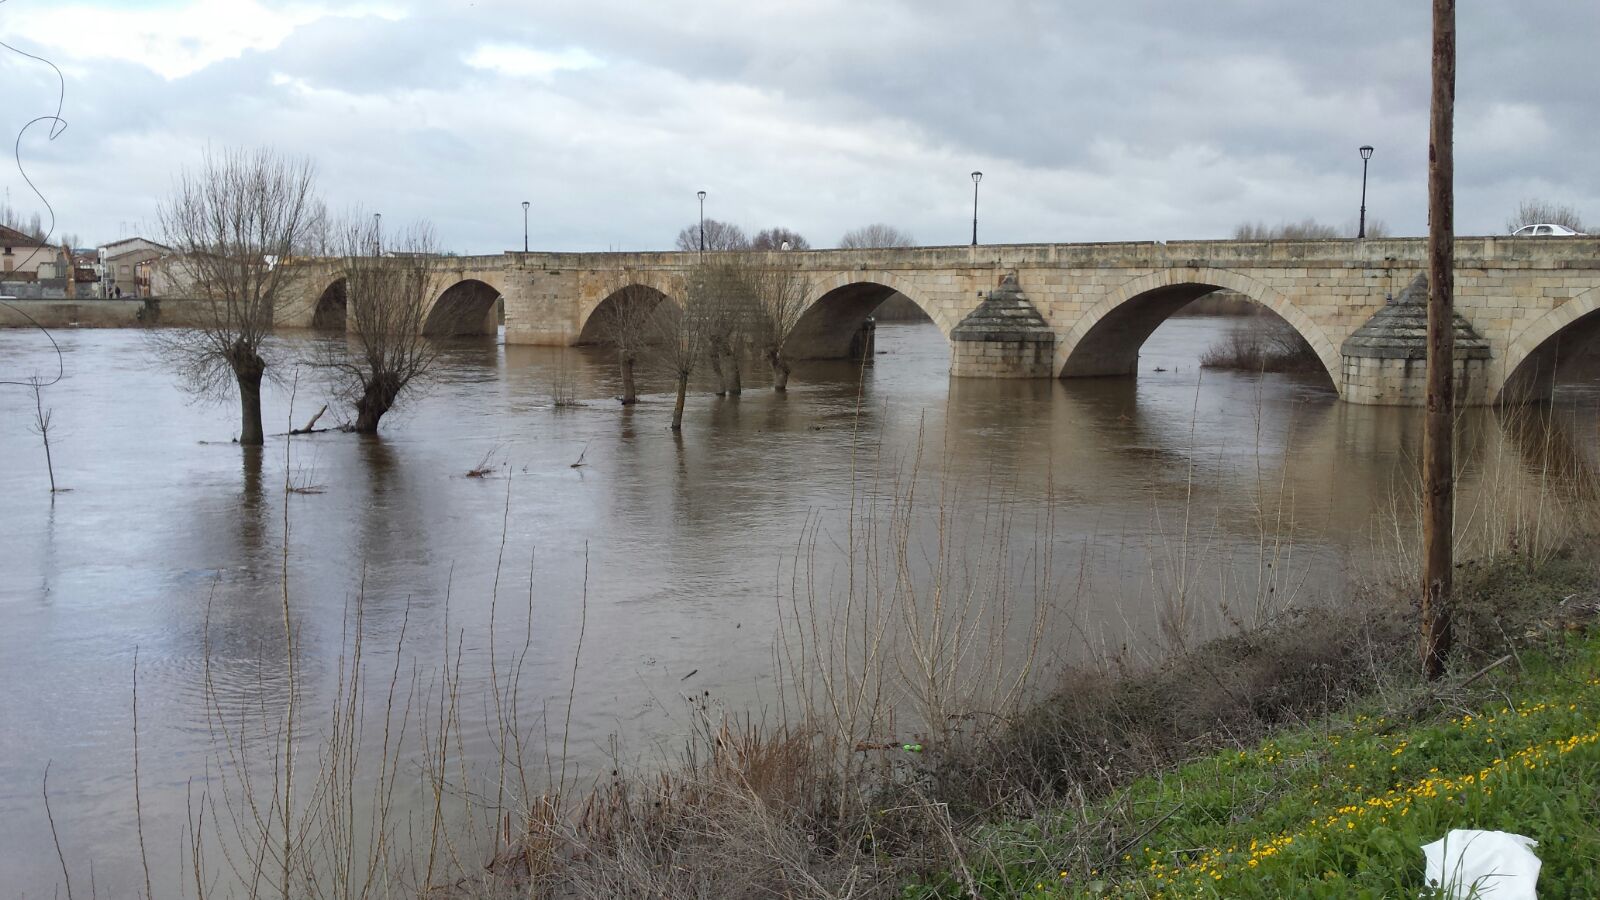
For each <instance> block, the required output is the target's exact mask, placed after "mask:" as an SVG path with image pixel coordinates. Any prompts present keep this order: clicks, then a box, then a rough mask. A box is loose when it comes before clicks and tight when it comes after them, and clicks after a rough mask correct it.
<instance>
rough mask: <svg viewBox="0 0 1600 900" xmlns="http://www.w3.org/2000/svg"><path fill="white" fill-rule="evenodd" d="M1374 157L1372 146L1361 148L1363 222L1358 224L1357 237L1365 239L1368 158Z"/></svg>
mask: <svg viewBox="0 0 1600 900" xmlns="http://www.w3.org/2000/svg"><path fill="white" fill-rule="evenodd" d="M1371 158H1372V148H1371V147H1367V146H1363V147H1362V148H1361V224H1360V225H1358V226H1356V238H1357V239H1358V240H1364V239H1365V238H1366V236H1367V160H1369V159H1371Z"/></svg>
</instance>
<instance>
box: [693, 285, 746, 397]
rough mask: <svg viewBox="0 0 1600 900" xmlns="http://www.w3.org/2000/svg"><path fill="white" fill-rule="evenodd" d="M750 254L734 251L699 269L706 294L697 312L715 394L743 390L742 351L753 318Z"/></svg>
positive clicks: (734, 392) (735, 393)
mask: <svg viewBox="0 0 1600 900" xmlns="http://www.w3.org/2000/svg"><path fill="white" fill-rule="evenodd" d="M753 258H754V254H751V253H738V254H733V255H729V256H724V257H720V258H718V259H716V260H715V261H712V262H707V263H706V264H705V265H704V266H701V267H699V268H700V269H701V283H702V284H704V285H705V291H706V296H705V298H704V300H703V302H702V304H701V307H700V312H701V318H702V320H703V324H702V330H703V331H704V333H705V344H706V356H707V359H708V361H709V362H710V363H711V371H712V372H714V373H716V376H717V379H718V381H719V382H720V384H721V387H720V389H719V390H718V391H717V396H719V397H721V396H723V395H725V394H726V395H729V396H733V397H737V396H739V395H740V394H742V393H743V392H744V386H743V383H742V379H741V372H740V370H741V368H742V365H741V363H742V359H743V356H744V353H743V352H742V351H744V350H745V348H746V347H747V346H748V345H749V343H750V339H751V336H752V331H753V326H754V321H753V320H754V318H755V299H754V293H753V290H752V287H753V285H752V279H751V276H752V274H753V271H754V270H753V267H752V265H751V260H752V259H753Z"/></svg>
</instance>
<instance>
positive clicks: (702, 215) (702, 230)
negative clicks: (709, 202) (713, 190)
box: [695, 191, 706, 253]
mask: <svg viewBox="0 0 1600 900" xmlns="http://www.w3.org/2000/svg"><path fill="white" fill-rule="evenodd" d="M695 196H696V197H699V198H700V252H701V253H704V252H706V192H705V191H697V192H695Z"/></svg>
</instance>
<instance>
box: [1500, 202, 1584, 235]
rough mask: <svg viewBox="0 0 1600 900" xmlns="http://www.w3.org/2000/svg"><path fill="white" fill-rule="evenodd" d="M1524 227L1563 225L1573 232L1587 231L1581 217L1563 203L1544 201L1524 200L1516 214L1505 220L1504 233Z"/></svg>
mask: <svg viewBox="0 0 1600 900" xmlns="http://www.w3.org/2000/svg"><path fill="white" fill-rule="evenodd" d="M1524 225H1565V226H1566V227H1568V228H1571V229H1572V230H1573V231H1589V229H1588V228H1585V227H1583V217H1581V216H1579V215H1578V211H1577V210H1576V209H1574V208H1573V207H1571V206H1568V205H1567V204H1565V203H1549V202H1547V201H1544V200H1524V201H1522V203H1521V204H1520V205H1519V206H1518V207H1517V214H1516V215H1514V216H1512V217H1511V218H1509V219H1507V220H1506V231H1516V230H1517V229H1518V228H1521V227H1522V226H1524Z"/></svg>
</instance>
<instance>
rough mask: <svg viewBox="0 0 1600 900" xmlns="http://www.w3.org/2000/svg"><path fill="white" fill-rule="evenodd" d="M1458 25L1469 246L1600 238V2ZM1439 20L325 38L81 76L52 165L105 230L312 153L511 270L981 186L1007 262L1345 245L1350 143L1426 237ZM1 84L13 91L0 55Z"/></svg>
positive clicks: (885, 207)
mask: <svg viewBox="0 0 1600 900" xmlns="http://www.w3.org/2000/svg"><path fill="white" fill-rule="evenodd" d="M1460 15H1461V23H1460V31H1461V66H1460V87H1459V116H1460V125H1459V128H1458V166H1459V172H1458V182H1457V192H1458V203H1459V210H1458V221H1460V222H1461V223H1462V227H1463V228H1464V229H1467V230H1472V229H1477V230H1491V229H1494V228H1498V227H1499V225H1500V224H1501V220H1502V219H1503V218H1504V216H1505V213H1506V212H1507V211H1508V209H1509V208H1510V207H1512V206H1514V205H1515V203H1516V201H1517V200H1518V199H1520V197H1521V195H1522V194H1523V193H1525V192H1527V191H1530V190H1538V191H1540V192H1542V193H1547V194H1549V195H1551V196H1552V197H1555V198H1558V199H1562V200H1564V201H1567V202H1572V203H1574V204H1576V205H1577V206H1578V207H1579V208H1580V209H1589V210H1592V211H1591V212H1590V215H1591V216H1593V215H1600V181H1597V175H1596V174H1595V172H1594V170H1593V167H1592V165H1591V164H1590V163H1589V155H1590V151H1589V148H1590V147H1592V146H1594V145H1595V143H1596V140H1597V139H1600V134H1596V128H1597V125H1596V122H1597V121H1600V117H1597V116H1596V115H1595V111H1596V110H1595V101H1594V99H1593V96H1592V93H1593V92H1592V89H1591V88H1590V86H1589V85H1587V84H1586V82H1585V80H1584V79H1583V78H1581V77H1579V76H1577V75H1575V74H1572V73H1575V72H1581V71H1582V70H1584V69H1586V68H1588V67H1587V65H1586V63H1587V56H1586V54H1587V53H1588V52H1589V50H1588V48H1589V47H1590V46H1592V45H1593V43H1594V40H1595V38H1596V37H1597V36H1600V8H1595V7H1593V6H1592V5H1590V4H1561V5H1558V6H1551V5H1548V4H1539V5H1533V4H1519V3H1512V2H1488V3H1483V4H1472V5H1463V7H1462V8H1461V13H1460ZM1427 29H1428V18H1427V15H1426V9H1425V8H1424V5H1422V4H1410V3H1398V2H1393V0H1388V2H1374V0H1356V2H1349V3H1342V4H1283V3H1281V2H1260V0H1222V2H1214V3H1205V4H1194V3H1191V4H1173V3H1170V2H1156V0H1130V2H1124V3H1120V4H1070V5H1069V4H1059V3H1050V2H1025V0H1009V2H1005V0H1003V2H992V3H986V4H977V3H972V2H957V0H923V2H912V0H904V2H875V3H861V2H853V0H852V2H846V0H833V2H829V0H818V2H815V3H812V4H809V5H807V6H804V7H801V6H797V5H792V4H777V5H773V6H771V7H770V8H769V7H762V6H758V5H752V4H749V3H734V2H725V0H705V2H702V3H699V4H695V5H693V6H691V7H685V6H682V5H679V4H644V3H638V2H632V0H591V2H587V3H583V4H574V3H569V2H554V0H551V2H541V3H534V4H528V3H525V2H515V3H512V2H505V3H496V2H494V0H483V2H480V3H476V4H470V5H469V4H467V3H455V4H445V5H442V6H432V5H430V6H427V7H420V6H419V7H418V8H417V10H416V11H415V12H414V14H413V15H412V17H410V18H407V19H404V20H401V21H397V22H386V21H381V20H376V19H360V20H358V19H351V18H329V19H323V20H321V21H319V22H316V23H313V24H311V25H308V26H305V27H302V28H300V29H298V30H297V31H295V33H294V34H292V35H291V36H290V37H289V38H288V39H287V40H285V41H284V42H283V44H282V45H281V46H279V47H276V48H273V49H271V50H263V51H252V52H248V53H245V54H244V55H243V56H241V57H239V58H237V59H232V60H228V61H225V62H220V63H217V64H214V65H212V66H210V67H208V68H206V69H204V70H201V71H199V72H196V73H194V74H192V75H190V76H187V77H184V78H180V79H176V80H174V81H172V82H166V81H164V80H162V79H160V78H159V77H157V76H154V75H152V74H150V73H148V72H146V71H144V70H143V69H140V68H139V67H137V66H132V65H130V64H125V63H111V62H95V61H81V62H80V65H82V66H85V67H87V68H88V70H89V76H88V77H87V78H86V79H84V80H83V82H82V85H81V90H76V91H75V95H74V96H75V100H76V108H75V109H74V110H73V111H72V113H71V115H73V116H74V117H75V119H74V128H75V129H79V130H78V131H77V132H76V134H75V137H77V138H79V139H81V142H79V143H74V144H72V145H71V146H70V147H69V146H60V147H54V146H53V147H50V148H49V149H48V150H43V149H41V150H40V151H39V153H40V154H41V156H42V157H44V156H48V157H50V158H51V159H52V160H53V161H50V162H43V163H42V165H44V166H45V167H46V168H47V169H49V171H50V172H51V173H52V175H54V176H56V177H57V179H58V181H61V182H66V183H67V184H68V186H66V187H63V188H62V189H61V190H62V191H63V196H66V197H68V198H70V205H72V206H73V208H74V210H75V211H77V212H79V213H81V214H82V215H85V216H88V217H94V216H99V217H100V219H99V221H100V225H99V226H98V227H105V228H109V227H110V223H112V222H115V221H118V220H121V219H125V218H136V217H137V215H142V214H143V213H138V214H135V213H131V212H127V211H121V210H119V211H113V212H100V210H103V209H104V208H105V207H106V205H107V204H108V203H111V202H116V203H119V204H128V205H131V206H138V205H139V200H138V198H137V197H136V196H133V195H135V194H137V192H136V191H131V190H129V189H128V188H127V187H126V186H127V185H129V184H143V185H147V186H148V187H147V188H146V189H145V191H144V192H145V194H150V195H153V194H159V193H160V191H162V190H164V189H165V186H166V184H167V180H168V177H169V175H170V171H171V169H172V168H173V166H174V165H175V164H176V163H177V162H180V161H184V160H187V159H193V158H194V157H195V156H196V155H197V153H198V148H199V147H200V146H202V145H203V144H204V143H205V142H206V141H212V142H217V143H263V142H272V143H277V144H279V145H281V146H284V147H285V148H286V149H291V150H295V151H297V152H306V153H310V154H313V155H315V156H317V157H318V159H319V161H320V163H321V166H322V170H323V173H324V181H325V184H326V186H327V188H328V192H329V194H330V197H332V198H333V199H334V201H335V204H336V205H338V204H339V203H343V202H362V203H364V204H366V205H367V206H369V207H373V206H379V205H381V206H383V207H384V208H385V213H386V217H387V216H388V215H391V214H392V215H405V216H421V215H429V216H432V217H434V218H435V219H436V220H437V221H438V223H439V225H440V229H441V236H442V237H443V239H444V240H445V241H446V242H448V243H450V244H451V245H453V246H456V247H458V248H459V249H463V250H495V249H500V248H503V247H507V246H511V245H512V244H514V243H519V242H520V226H521V220H520V207H518V205H517V204H518V202H519V201H520V200H521V199H530V200H532V201H534V202H535V206H536V217H535V242H536V243H542V244H544V245H545V246H552V247H563V248H591V249H595V248H599V249H603V248H605V247H608V246H624V247H631V248H638V247H647V246H662V245H664V244H665V243H667V242H668V241H670V239H671V237H672V235H673V234H675V233H676V231H677V229H678V227H680V226H681V225H682V224H683V223H684V222H685V221H687V220H688V219H689V218H690V217H692V215H693V212H694V203H693V197H692V195H693V191H694V190H695V189H697V188H700V187H705V188H707V189H708V190H711V192H712V200H711V202H712V203H713V204H714V206H715V208H716V209H717V216H718V217H719V218H727V219H730V220H732V221H737V222H739V223H741V224H743V225H746V226H748V227H750V228H760V227H764V226H768V225H772V224H778V223H784V224H788V225H791V226H793V227H796V228H797V229H799V230H801V231H802V232H804V233H806V234H807V236H808V237H810V238H811V239H812V240H813V242H814V243H818V244H826V243H828V242H830V241H832V240H833V239H835V238H836V237H837V236H838V234H840V233H842V232H843V231H845V230H846V229H848V228H850V227H853V226H855V225H859V224H861V223H862V222H866V221H875V220H886V221H892V222H894V223H895V224H897V225H900V226H902V227H905V228H907V229H909V230H911V231H912V232H914V233H915V234H917V235H918V236H919V238H921V239H922V240H924V241H929V242H939V241H957V240H960V239H962V235H963V233H964V229H965V228H966V227H968V226H967V225H966V224H965V223H966V219H967V217H968V216H970V209H969V208H968V207H969V205H970V202H971V198H970V182H968V181H967V180H966V172H967V171H968V170H969V169H971V168H983V169H985V171H986V172H988V173H989V177H988V178H986V180H985V182H984V185H983V189H982V190H983V198H984V215H983V217H984V234H985V237H986V239H992V240H1016V241H1030V240H1054V239H1072V240H1100V239H1128V238H1179V237H1217V236H1222V235H1224V234H1226V233H1227V232H1228V231H1229V230H1230V229H1231V228H1232V226H1233V225H1234V224H1236V223H1237V222H1239V221H1241V220H1244V219H1264V220H1267V221H1276V220H1280V219H1300V218H1304V217H1307V216H1315V217H1318V218H1321V219H1323V220H1325V221H1329V222H1334V223H1342V222H1344V221H1345V220H1346V219H1351V220H1353V217H1354V213H1355V209H1354V207H1355V200H1356V193H1357V191H1358V190H1359V178H1360V161H1359V159H1358V158H1357V157H1356V155H1355V147H1356V145H1358V144H1361V143H1372V144H1374V145H1375V146H1377V147H1379V154H1378V155H1377V156H1376V157H1375V158H1374V160H1373V170H1372V184H1371V188H1372V190H1371V198H1370V200H1369V206H1370V207H1371V208H1372V211H1373V214H1374V215H1375V216H1378V217H1381V218H1384V219H1386V220H1387V221H1388V222H1389V223H1390V224H1391V225H1392V226H1394V227H1396V228H1397V229H1398V230H1400V231H1402V232H1410V233H1419V232H1420V231H1421V230H1422V228H1423V227H1424V225H1425V214H1424V209H1425V208H1424V204H1423V202H1422V196H1423V183H1424V179H1425V174H1426V156H1425V153H1426V139H1427V135H1426V127H1427V106H1428V90H1427V78H1428V58H1427V52H1428V33H1427ZM487 43H494V44H506V45H518V46H526V47H529V48H532V49H536V50H540V51H545V52H560V51H562V50H566V49H572V48H579V49H582V50H583V51H585V52H587V53H589V54H592V55H593V56H595V57H597V58H598V59H599V60H601V61H602V63H603V65H602V67H601V68H598V69H590V70H584V71H573V72H560V73H556V74H554V75H551V76H550V77H548V78H543V79H540V78H508V77H502V76H499V75H497V74H495V73H492V72H485V71H480V70H476V69H474V68H472V67H470V66H468V65H466V64H465V62H464V59H465V58H466V57H467V55H468V54H470V53H471V52H472V51H473V50H474V49H475V48H477V47H479V46H481V45H483V44H487ZM0 74H3V75H4V76H6V77H8V78H10V77H11V76H13V75H17V76H18V77H21V76H22V74H24V73H22V70H21V69H20V68H18V67H17V66H16V64H15V63H14V62H11V61H0ZM274 75H283V76H288V77H289V78H291V79H296V81H295V82H293V83H290V84H278V83H274V80H273V76H274ZM28 77H29V78H32V77H33V76H28ZM8 83H11V82H9V81H8ZM28 83H30V84H31V83H32V82H31V81H30V82H28ZM302 85H303V86H304V87H305V88H306V89H309V91H310V93H306V91H305V90H303V89H302ZM25 93H26V92H25ZM30 96H31V94H30ZM1541 130H1543V131H1545V132H1547V134H1545V135H1544V136H1543V137H1542V138H1541V136H1540V132H1541ZM58 143H59V142H58ZM86 170H87V172H86ZM151 203H153V201H147V202H146V203H145V206H147V207H148V206H150V205H151ZM74 228H75V230H79V231H84V232H92V231H94V230H95V229H94V228H93V227H91V226H88V225H80V226H74Z"/></svg>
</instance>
